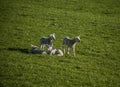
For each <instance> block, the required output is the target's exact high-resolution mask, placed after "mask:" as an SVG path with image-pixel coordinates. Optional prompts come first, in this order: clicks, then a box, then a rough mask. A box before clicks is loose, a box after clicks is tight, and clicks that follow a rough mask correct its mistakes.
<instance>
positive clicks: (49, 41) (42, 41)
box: [40, 33, 56, 50]
mask: <svg viewBox="0 0 120 87" xmlns="http://www.w3.org/2000/svg"><path fill="white" fill-rule="evenodd" d="M55 38H56V37H55V34H54V33H53V34H50V35H49V37H42V38H41V39H40V49H41V50H44V46H45V45H47V44H48V45H51V46H53V44H52V41H53V40H55Z"/></svg>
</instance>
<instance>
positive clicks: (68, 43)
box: [62, 36, 80, 56]
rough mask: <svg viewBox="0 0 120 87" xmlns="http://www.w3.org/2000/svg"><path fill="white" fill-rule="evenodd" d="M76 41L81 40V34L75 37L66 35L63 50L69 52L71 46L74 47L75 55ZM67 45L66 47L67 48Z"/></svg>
mask: <svg viewBox="0 0 120 87" xmlns="http://www.w3.org/2000/svg"><path fill="white" fill-rule="evenodd" d="M76 42H80V36H77V37H75V38H73V39H71V38H69V37H65V38H64V39H63V42H62V50H63V52H64V53H65V52H66V53H67V54H69V48H72V52H73V56H75V45H76ZM65 46H66V49H65Z"/></svg>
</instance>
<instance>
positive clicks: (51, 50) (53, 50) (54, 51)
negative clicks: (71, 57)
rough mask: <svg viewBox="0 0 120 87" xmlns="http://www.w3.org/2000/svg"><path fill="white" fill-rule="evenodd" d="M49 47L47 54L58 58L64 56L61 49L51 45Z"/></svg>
mask: <svg viewBox="0 0 120 87" xmlns="http://www.w3.org/2000/svg"><path fill="white" fill-rule="evenodd" d="M46 46H47V53H48V54H49V55H57V56H63V52H62V50H60V49H56V48H54V47H53V46H51V45H46Z"/></svg>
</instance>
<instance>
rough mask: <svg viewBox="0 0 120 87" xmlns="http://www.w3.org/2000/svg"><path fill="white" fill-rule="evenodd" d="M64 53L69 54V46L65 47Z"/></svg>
mask: <svg viewBox="0 0 120 87" xmlns="http://www.w3.org/2000/svg"><path fill="white" fill-rule="evenodd" d="M66 54H69V47H68V46H67V47H66Z"/></svg>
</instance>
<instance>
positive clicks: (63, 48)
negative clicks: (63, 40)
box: [62, 45, 65, 53]
mask: <svg viewBox="0 0 120 87" xmlns="http://www.w3.org/2000/svg"><path fill="white" fill-rule="evenodd" d="M62 51H63V53H65V46H64V45H62Z"/></svg>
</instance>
